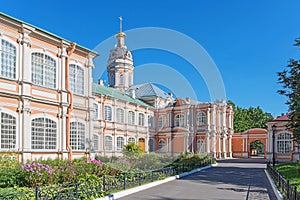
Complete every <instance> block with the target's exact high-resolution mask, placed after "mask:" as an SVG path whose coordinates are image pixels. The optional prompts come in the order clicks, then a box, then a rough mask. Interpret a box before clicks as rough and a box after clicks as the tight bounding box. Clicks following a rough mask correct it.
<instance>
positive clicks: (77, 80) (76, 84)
mask: <svg viewBox="0 0 300 200" xmlns="http://www.w3.org/2000/svg"><path fill="white" fill-rule="evenodd" d="M71 66H72V67H73V66H75V67H74V73H73V74H71V71H72V70H71ZM81 72H82V74H81ZM81 75H82V77H80V76H81ZM84 81H85V68H84V67H83V66H81V65H79V64H78V63H73V62H71V63H70V64H69V86H70V89H71V91H72V92H73V93H74V94H77V95H82V96H83V95H84V91H85V89H84V86H85V82H84Z"/></svg>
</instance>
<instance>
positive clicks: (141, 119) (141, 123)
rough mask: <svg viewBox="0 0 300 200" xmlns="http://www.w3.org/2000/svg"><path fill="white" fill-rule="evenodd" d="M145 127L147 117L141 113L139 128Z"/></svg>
mask: <svg viewBox="0 0 300 200" xmlns="http://www.w3.org/2000/svg"><path fill="white" fill-rule="evenodd" d="M144 125H145V115H144V113H139V126H144Z"/></svg>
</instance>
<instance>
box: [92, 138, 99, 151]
mask: <svg viewBox="0 0 300 200" xmlns="http://www.w3.org/2000/svg"><path fill="white" fill-rule="evenodd" d="M93 140H94V150H95V151H98V150H99V135H97V134H94V135H93Z"/></svg>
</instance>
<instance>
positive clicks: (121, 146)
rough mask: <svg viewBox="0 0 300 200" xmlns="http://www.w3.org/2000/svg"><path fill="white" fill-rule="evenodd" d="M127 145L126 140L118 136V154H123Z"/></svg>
mask: <svg viewBox="0 0 300 200" xmlns="http://www.w3.org/2000/svg"><path fill="white" fill-rule="evenodd" d="M124 145H125V139H124V137H122V136H118V137H117V139H116V147H117V152H122V150H123V148H124Z"/></svg>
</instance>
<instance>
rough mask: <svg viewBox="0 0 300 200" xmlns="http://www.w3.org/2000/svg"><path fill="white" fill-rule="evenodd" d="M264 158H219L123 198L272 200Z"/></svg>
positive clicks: (128, 199)
mask: <svg viewBox="0 0 300 200" xmlns="http://www.w3.org/2000/svg"><path fill="white" fill-rule="evenodd" d="M264 161H265V160H264V159H230V160H223V161H218V165H217V166H216V167H212V168H209V169H205V170H202V171H200V172H198V173H195V174H192V175H189V176H186V177H184V178H182V179H177V180H175V181H171V182H168V183H165V184H162V185H159V186H156V187H153V188H150V189H147V190H144V191H141V192H138V193H134V194H132V195H129V196H126V197H123V198H121V199H123V200H132V199H141V200H142V199H143V200H147V199H152V200H153V199H154V200H158V199H159V200H173V199H174V200H196V199H197V200H200V199H203V200H210V199H211V200H223V199H224V200H225V199H227V200H242V199H246V200H250V199H251V200H268V199H270V200H273V199H276V196H275V194H274V193H273V191H272V188H271V186H270V184H269V182H268V180H267V178H266V175H265V173H264V169H265V167H266V165H265V163H264Z"/></svg>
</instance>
